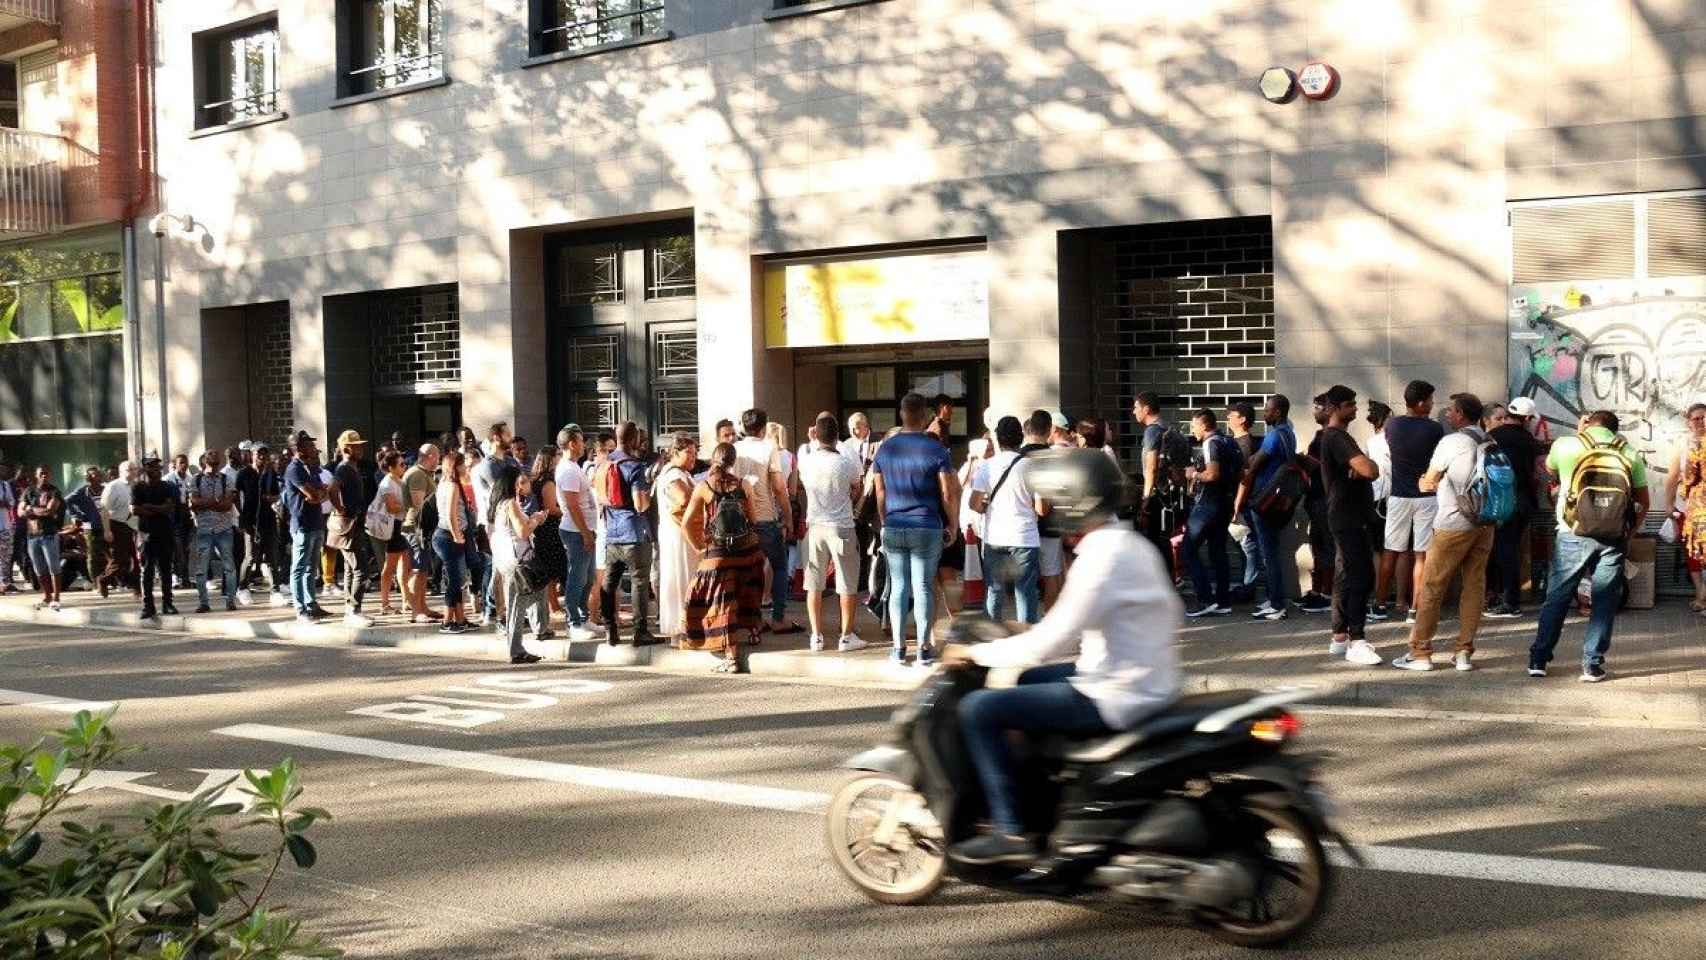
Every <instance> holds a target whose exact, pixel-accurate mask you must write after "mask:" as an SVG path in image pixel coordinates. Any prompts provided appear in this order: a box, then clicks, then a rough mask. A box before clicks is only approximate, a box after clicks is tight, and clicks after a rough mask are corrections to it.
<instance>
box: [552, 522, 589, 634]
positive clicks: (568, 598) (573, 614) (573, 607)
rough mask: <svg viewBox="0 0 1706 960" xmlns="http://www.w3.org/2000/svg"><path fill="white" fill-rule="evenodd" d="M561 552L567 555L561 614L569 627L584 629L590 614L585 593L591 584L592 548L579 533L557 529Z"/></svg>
mask: <svg viewBox="0 0 1706 960" xmlns="http://www.w3.org/2000/svg"><path fill="white" fill-rule="evenodd" d="M557 534H558V536H559V537H561V538H562V541H563V552H564V553H566V554H568V575H567V576H566V577H565V578H564V580H563V612H564V613H565V614H567V615H568V620H569V626H571V627H584V626H586V622H587V620H588V619H590V618H591V616H592V614H591V612H590V611H588V610H587V607H586V591H587V588H588V587H589V586H590V585H591V584H592V548H591V547H589V546H587V545H586V541H584V540H582V539H581V535H580V531H578V530H564V529H562V528H560V527H559V528H558V530H557Z"/></svg>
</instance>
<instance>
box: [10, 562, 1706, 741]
mask: <svg viewBox="0 0 1706 960" xmlns="http://www.w3.org/2000/svg"><path fill="white" fill-rule="evenodd" d="M257 599H261V600H269V601H270V598H269V597H267V595H265V594H261V595H259V596H258V597H257ZM35 602H36V595H35V594H29V593H25V594H19V595H16V596H11V597H3V598H0V621H9V622H21V623H39V624H49V625H55V626H65V627H80V626H88V627H106V628H123V629H133V630H135V629H139V630H156V629H158V630H163V631H168V632H177V633H188V634H193V635H197V636H207V637H220V638H225V639H235V640H264V641H272V642H287V643H300V644H308V645H319V646H349V645H357V646H373V647H389V648H393V649H397V650H402V651H406V652H410V653H419V654H428V655H435V656H449V657H470V658H477V659H486V660H493V659H506V657H505V654H506V650H507V647H506V645H505V643H504V640H503V638H502V637H500V636H499V635H497V634H496V633H493V632H491V631H489V630H487V631H478V632H473V633H467V634H463V635H461V636H444V635H440V634H439V633H438V632H437V630H436V629H435V628H434V627H431V626H426V625H421V626H410V625H409V624H408V622H407V618H406V617H382V618H379V620H378V622H377V623H376V625H375V626H373V627H371V628H367V629H360V630H356V629H350V628H346V627H344V626H342V625H341V624H340V623H339V622H338V621H337V620H336V619H334V620H330V621H327V622H326V623H325V624H323V625H306V624H300V623H297V622H296V621H295V619H294V618H293V617H292V616H291V615H290V611H289V610H288V608H285V607H273V606H254V607H247V608H242V609H239V610H238V611H237V612H235V613H224V612H220V613H215V614H202V615H199V616H197V615H191V616H177V617H164V618H162V621H161V622H160V623H159V625H158V626H155V625H153V624H147V625H145V624H143V623H142V621H141V618H140V615H139V610H138V608H137V606H136V604H135V603H134V602H133V601H131V599H130V598H129V596H128V595H125V596H123V597H122V598H121V597H119V596H116V595H115V596H114V597H113V598H112V599H109V600H102V599H100V598H99V597H98V596H97V595H95V594H94V593H92V592H71V593H68V594H66V601H65V609H64V610H61V611H58V612H55V611H51V610H36V609H34V606H35ZM326 603H327V608H328V609H330V610H331V611H332V612H333V613H340V612H341V606H340V603H339V601H337V600H335V599H333V600H329V601H326ZM376 605H377V604H376V603H370V604H369V606H376ZM1247 614H1248V611H1247V610H1246V609H1244V608H1240V609H1239V610H1238V611H1237V612H1236V613H1235V614H1234V615H1233V616H1231V617H1223V618H1216V619H1214V620H1212V621H1209V622H1201V621H1196V622H1187V623H1186V625H1185V627H1184V629H1183V631H1182V633H1181V636H1180V658H1181V664H1182V666H1183V669H1184V674H1185V677H1186V683H1187V686H1188V688H1189V689H1190V690H1191V691H1193V692H1194V691H1209V690H1223V689H1233V688H1242V687H1274V686H1280V685H1308V686H1312V687H1315V688H1317V696H1315V697H1314V698H1313V699H1314V702H1319V703H1324V704H1339V705H1354V706H1374V707H1389V708H1401V709H1414V710H1426V711H1436V712H1439V711H1443V712H1477V713H1497V714H1511V715H1536V716H1548V717H1574V718H1616V719H1620V720H1632V721H1641V722H1650V723H1663V724H1677V723H1683V724H1706V620H1703V619H1702V618H1701V617H1700V616H1698V615H1697V614H1694V613H1691V612H1690V611H1689V610H1688V608H1687V606H1686V605H1685V604H1683V603H1681V602H1679V601H1670V602H1667V603H1662V604H1660V606H1659V607H1657V608H1656V609H1653V610H1629V611H1625V612H1624V614H1623V615H1622V616H1621V617H1619V618H1618V621H1617V632H1616V637H1615V640H1614V642H1613V646H1612V650H1611V655H1610V658H1609V660H1608V663H1607V668H1608V669H1609V670H1610V672H1611V677H1610V679H1609V680H1608V681H1607V682H1605V683H1602V684H1598V685H1588V684H1582V683H1578V682H1577V681H1576V675H1577V673H1578V671H1579V657H1580V651H1581V638H1582V632H1583V625H1584V623H1585V621H1584V619H1583V618H1581V617H1576V616H1572V617H1571V619H1570V621H1569V623H1568V624H1567V625H1566V626H1565V628H1564V637H1563V640H1562V642H1560V644H1559V646H1558V652H1557V659H1555V660H1554V661H1553V664H1552V676H1550V677H1548V678H1546V679H1544V680H1534V679H1530V678H1529V677H1528V676H1527V675H1526V673H1525V672H1524V669H1523V668H1524V667H1525V666H1526V665H1527V650H1528V643H1529V641H1530V640H1531V639H1533V636H1534V629H1535V617H1534V611H1533V609H1532V608H1531V609H1530V612H1529V613H1528V615H1527V616H1525V617H1523V618H1522V619H1520V620H1484V621H1482V626H1481V632H1480V638H1479V640H1478V643H1477V645H1478V647H1479V652H1478V653H1477V655H1476V658H1475V664H1476V669H1475V670H1474V671H1473V672H1471V673H1467V674H1460V673H1457V672H1456V671H1454V670H1452V669H1450V665H1449V660H1450V651H1451V647H1452V641H1453V637H1454V636H1455V630H1456V622H1455V620H1447V621H1445V622H1444V623H1442V624H1441V625H1440V631H1439V636H1438V637H1436V638H1435V643H1434V648H1435V655H1434V659H1435V661H1436V663H1438V664H1440V665H1442V666H1443V667H1444V669H1435V670H1434V671H1433V672H1432V673H1425V674H1411V673H1402V672H1400V671H1397V670H1394V669H1392V668H1391V667H1388V666H1381V667H1358V666H1353V665H1351V664H1348V663H1346V662H1345V661H1344V660H1343V659H1332V658H1329V657H1328V656H1327V653H1326V647H1327V628H1328V622H1327V618H1326V615H1324V614H1305V613H1300V612H1296V611H1294V612H1293V614H1292V617H1291V619H1289V620H1287V621H1284V622H1281V623H1263V622H1253V621H1250V620H1249V619H1248V616H1247ZM790 616H791V617H792V618H793V619H794V620H795V621H796V622H799V623H802V624H803V623H805V611H804V609H803V607H802V606H800V605H798V604H796V605H795V607H794V608H793V609H792V610H790ZM830 616H831V617H833V613H831V614H830ZM556 627H557V629H558V630H559V633H560V632H561V630H562V626H561V624H560V623H558V624H557V625H556ZM859 633H860V635H861V636H863V637H864V638H865V639H866V640H869V641H871V642H872V645H871V647H870V648H869V649H866V650H862V651H859V652H857V653H846V654H844V653H837V652H826V653H811V652H810V651H808V650H807V649H806V646H807V637H806V635H805V634H804V633H801V634H796V635H793V636H785V637H775V636H769V635H767V636H766V637H765V638H764V643H763V645H761V646H759V647H756V648H753V650H752V652H751V654H750V657H749V660H748V663H749V668H750V670H751V672H752V673H753V674H754V675H758V676H766V677H793V678H805V679H813V680H820V681H827V682H843V683H857V684H874V685H880V686H889V687H894V688H897V689H900V688H906V687H910V686H913V685H915V684H916V683H917V682H918V679H919V678H920V677H921V676H922V674H921V673H920V672H919V671H918V670H917V669H915V668H911V667H897V666H894V665H892V664H890V663H889V662H888V647H887V641H886V639H882V638H881V636H880V629H879V626H878V624H877V623H876V621H875V620H873V619H871V618H870V616H869V614H868V613H866V612H865V611H864V610H863V609H861V610H860V614H859ZM1408 635H1409V634H1408V628H1407V627H1406V626H1405V625H1404V624H1403V623H1402V622H1397V623H1386V624H1371V625H1370V627H1369V640H1370V641H1371V642H1373V643H1374V644H1375V645H1376V646H1377V647H1378V648H1379V649H1380V652H1381V653H1382V654H1383V655H1385V656H1386V658H1387V659H1391V658H1392V657H1395V656H1398V655H1399V654H1400V653H1401V652H1403V645H1404V643H1405V642H1406V639H1407V637H1408ZM833 642H834V641H833V640H832V641H831V643H833ZM529 649H532V650H533V651H534V652H536V653H539V654H541V655H543V656H545V657H547V658H548V659H554V660H565V659H566V660H569V661H571V662H577V663H596V664H599V665H603V666H640V667H649V668H652V669H658V670H668V671H673V672H685V673H703V674H705V675H707V676H709V675H710V670H711V667H712V666H713V665H714V664H715V660H714V659H713V657H712V656H711V655H710V654H706V653H699V652H694V651H681V650H672V649H670V648H668V647H667V646H655V647H640V648H635V647H632V646H629V645H627V644H623V645H619V646H611V645H609V644H606V643H602V642H591V641H589V642H583V643H572V644H571V643H568V642H566V641H564V640H562V639H561V638H560V636H559V638H558V639H556V640H551V641H547V642H546V643H544V644H534V643H531V642H530V643H529Z"/></svg>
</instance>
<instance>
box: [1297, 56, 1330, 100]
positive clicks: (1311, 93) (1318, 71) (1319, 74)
mask: <svg viewBox="0 0 1706 960" xmlns="http://www.w3.org/2000/svg"><path fill="white" fill-rule="evenodd" d="M1297 86H1298V89H1299V90H1302V91H1303V95H1304V96H1306V97H1308V98H1309V99H1311V100H1326V99H1328V98H1330V97H1332V96H1333V94H1335V93H1338V92H1339V71H1337V70H1334V69H1333V68H1332V67H1330V66H1328V65H1327V64H1325V63H1322V62H1320V61H1316V62H1314V63H1311V64H1309V65H1308V66H1306V67H1304V68H1303V69H1302V70H1300V71H1298V74H1297Z"/></svg>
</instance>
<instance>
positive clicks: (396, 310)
mask: <svg viewBox="0 0 1706 960" xmlns="http://www.w3.org/2000/svg"><path fill="white" fill-rule="evenodd" d="M371 309H372V314H371V320H372V322H371V324H370V329H371V330H372V334H371V336H372V341H371V342H372V351H373V353H372V355H373V387H374V388H375V389H376V390H385V389H390V390H393V391H403V392H418V391H419V390H420V388H421V387H422V386H425V385H438V386H442V387H452V386H455V385H459V384H460V383H461V381H462V324H461V322H460V319H459V317H458V314H457V303H456V290H455V288H454V287H450V288H430V287H428V288H415V289H412V290H399V291H394V292H389V293H385V294H379V295H376V296H374V298H373V305H372V308H371Z"/></svg>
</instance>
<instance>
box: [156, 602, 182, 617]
mask: <svg viewBox="0 0 1706 960" xmlns="http://www.w3.org/2000/svg"><path fill="white" fill-rule="evenodd" d="M160 612H161V613H164V614H165V615H166V616H168V617H175V616H177V615H178V608H177V607H175V606H173V605H171V604H169V603H168V604H166V605H164V606H162V607H161V608H160Z"/></svg>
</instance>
